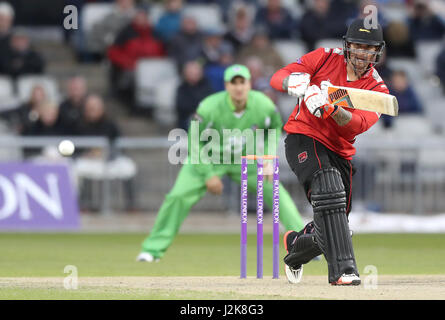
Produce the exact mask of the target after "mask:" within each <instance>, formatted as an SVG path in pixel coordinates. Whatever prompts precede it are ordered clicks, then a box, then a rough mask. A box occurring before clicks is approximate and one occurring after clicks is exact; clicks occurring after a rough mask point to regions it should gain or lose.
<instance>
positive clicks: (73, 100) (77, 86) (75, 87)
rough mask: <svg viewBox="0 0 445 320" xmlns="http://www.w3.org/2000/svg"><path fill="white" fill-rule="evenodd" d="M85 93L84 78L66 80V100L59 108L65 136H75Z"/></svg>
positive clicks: (85, 83) (85, 84) (75, 77)
mask: <svg viewBox="0 0 445 320" xmlns="http://www.w3.org/2000/svg"><path fill="white" fill-rule="evenodd" d="M87 91H88V89H87V82H86V79H85V78H84V77H81V76H74V77H72V78H70V79H69V80H68V82H67V85H66V98H65V100H64V101H63V102H62V103H61V104H60V107H59V108H60V117H61V118H62V119H63V123H64V124H65V130H64V134H65V135H75V134H76V133H77V130H78V127H79V125H80V121H81V118H82V111H83V110H82V109H83V105H84V103H85V98H86V96H87Z"/></svg>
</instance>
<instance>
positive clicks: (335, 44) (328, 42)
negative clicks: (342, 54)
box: [315, 39, 343, 49]
mask: <svg viewBox="0 0 445 320" xmlns="http://www.w3.org/2000/svg"><path fill="white" fill-rule="evenodd" d="M315 48H316V49H317V48H343V40H341V39H321V40H319V41H317V42H316V43H315Z"/></svg>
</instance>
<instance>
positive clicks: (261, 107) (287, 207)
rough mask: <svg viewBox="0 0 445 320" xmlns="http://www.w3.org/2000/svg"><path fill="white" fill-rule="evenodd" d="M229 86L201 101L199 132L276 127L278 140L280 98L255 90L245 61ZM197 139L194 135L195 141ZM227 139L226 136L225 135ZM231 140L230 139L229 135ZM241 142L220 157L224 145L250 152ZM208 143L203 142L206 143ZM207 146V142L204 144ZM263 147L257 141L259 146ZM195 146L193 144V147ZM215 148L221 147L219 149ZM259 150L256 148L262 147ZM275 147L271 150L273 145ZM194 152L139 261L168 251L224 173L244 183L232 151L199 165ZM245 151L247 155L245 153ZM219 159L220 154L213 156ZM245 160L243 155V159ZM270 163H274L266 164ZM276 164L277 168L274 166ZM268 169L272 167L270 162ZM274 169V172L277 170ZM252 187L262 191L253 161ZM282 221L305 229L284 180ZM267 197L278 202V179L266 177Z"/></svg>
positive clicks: (227, 77)
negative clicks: (229, 156) (226, 158)
mask: <svg viewBox="0 0 445 320" xmlns="http://www.w3.org/2000/svg"><path fill="white" fill-rule="evenodd" d="M224 81H225V88H226V90H225V91H221V92H218V93H215V94H212V95H210V96H208V97H207V98H205V99H204V100H203V101H202V102H201V103H200V105H199V107H198V109H197V112H196V115H195V120H196V121H197V122H195V124H196V123H199V136H201V134H202V132H203V131H204V130H206V129H213V130H216V132H217V133H218V134H219V136H220V137H223V136H224V133H223V130H227V129H229V130H230V129H232V130H233V129H239V130H240V131H243V130H245V129H248V130H251V131H252V132H253V133H254V134H255V132H257V131H256V129H263V130H264V132H265V133H267V132H268V130H269V129H275V132H276V139H277V141H278V139H279V137H280V135H281V128H282V125H283V124H282V121H281V117H280V114H279V112H278V111H277V110H276V108H275V105H274V103H273V102H272V101H271V100H270V99H269V98H268V97H267V96H266V95H265V94H263V93H261V92H258V91H255V90H251V82H250V72H249V70H248V69H247V67H245V66H243V65H232V66H230V67H228V68H227V69H226V70H225V72H224ZM192 127H193V123H192V125H191V128H190V129H189V136H190V135H191V132H192V131H193V128H192ZM191 140H192V139H190V141H191ZM221 140H223V139H221ZM229 140H230V139H229ZM238 142H241V143H242V144H241V145H238V146H237V145H236V143H235V145H232V143H233V140H232V141H230V144H229V145H228V146H227V145H224V140H223V141H221V145H218V148H217V149H218V150H220V151H218V152H219V154H217V155H216V156H217V158H219V159H222V158H223V150H225V149H227V147H229V148H231V149H232V148H242V149H239V150H242V154H243V155H245V152H246V148H247V149H248V147H249V146H246V144H247V143H243V142H242V139H239V140H238ZM201 144H202V143H201ZM200 147H201V148H202V147H203V146H202V145H201V146H200ZM256 147H257V146H256ZM191 148H193V146H191V147H190V144H189V151H190V150H191ZM213 151H215V150H213ZM256 151H257V150H255V152H256ZM264 151H268V139H267V134H265V135H264ZM269 151H270V150H269ZM190 153H191V152H189V155H188V158H187V162H186V163H185V164H184V165H183V166H182V168H181V170H180V172H179V174H178V177H177V179H176V182H175V184H174V186H173V189H172V190H171V191H170V192H169V193H168V194H167V196H166V197H165V200H164V203H163V204H162V206H161V208H160V209H159V212H158V215H157V217H156V221H155V224H154V226H153V228H152V230H151V232H150V235H149V236H148V237H147V238H146V239H145V240H144V242H143V243H142V252H141V253H140V254H139V256H138V257H137V260H138V261H147V262H152V261H157V260H159V259H160V258H162V256H163V255H164V254H165V252H166V250H167V249H168V247H169V246H170V245H171V244H172V242H173V240H174V238H175V236H176V234H177V233H178V231H179V228H180V227H181V224H182V222H183V221H184V219H185V218H186V217H187V215H188V214H189V212H190V209H191V208H192V206H193V205H194V204H196V203H197V202H198V201H199V200H200V199H201V198H202V197H203V196H204V195H205V193H206V192H207V191H208V192H210V193H212V194H216V195H220V194H221V193H222V191H223V183H222V181H221V177H222V176H224V175H228V176H229V177H230V178H231V179H232V180H233V181H236V182H237V183H238V184H239V183H240V178H241V177H240V176H241V165H240V161H238V162H236V161H235V160H234V158H235V157H233V156H232V159H231V161H229V163H228V164H224V163H223V161H221V164H215V162H213V163H209V164H206V163H197V164H194V162H193V158H192V157H191V155H190ZM239 155H240V156H241V154H239ZM212 159H215V154H213V155H212ZM239 160H240V159H239ZM266 164H269V165H270V163H268V162H266V163H265V165H266ZM270 167H272V166H271V165H270ZM265 171H266V166H265ZM271 173H272V172H270V174H271ZM248 177H249V178H248V189H249V191H254V190H256V165H254V164H250V165H249V166H248ZM279 196H280V221H281V222H282V224H283V225H284V227H285V228H286V230H300V229H301V228H303V226H304V224H303V221H302V219H301V217H300V214H299V212H298V210H297V208H296V207H295V205H294V203H293V200H292V198H291V197H290V196H289V194H288V192H287V191H286V190H285V189H284V187H283V186H282V185H280V195H279ZM264 201H265V203H266V204H267V205H268V206H269V208H271V207H272V183H271V181H270V180H268V179H266V180H265V183H264Z"/></svg>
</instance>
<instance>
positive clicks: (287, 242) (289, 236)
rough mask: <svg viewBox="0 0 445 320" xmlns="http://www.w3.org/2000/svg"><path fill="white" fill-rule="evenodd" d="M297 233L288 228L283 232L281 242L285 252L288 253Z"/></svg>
mask: <svg viewBox="0 0 445 320" xmlns="http://www.w3.org/2000/svg"><path fill="white" fill-rule="evenodd" d="M297 234H298V232H296V231H292V230H289V231H288V232H286V233H285V235H284V237H283V242H284V248H285V249H286V252H287V253H289V251H290V249H291V247H292V246H293V244H294V243H295V240H296V235H297Z"/></svg>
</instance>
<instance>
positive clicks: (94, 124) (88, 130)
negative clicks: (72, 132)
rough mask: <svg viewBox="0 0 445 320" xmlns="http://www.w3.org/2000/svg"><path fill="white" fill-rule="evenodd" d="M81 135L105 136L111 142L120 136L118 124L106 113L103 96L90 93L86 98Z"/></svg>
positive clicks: (80, 129) (80, 128)
mask: <svg viewBox="0 0 445 320" xmlns="http://www.w3.org/2000/svg"><path fill="white" fill-rule="evenodd" d="M78 133H79V135H81V136H105V137H108V139H109V140H110V142H113V141H114V140H115V139H116V138H117V137H119V135H120V132H119V128H118V126H117V124H116V123H115V122H114V121H113V120H112V119H111V118H109V117H108V116H107V115H106V113H105V103H104V101H103V99H102V97H101V96H99V95H97V94H90V95H88V96H87V97H86V98H85V104H84V110H83V113H82V121H81V122H80V125H79V131H78Z"/></svg>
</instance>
